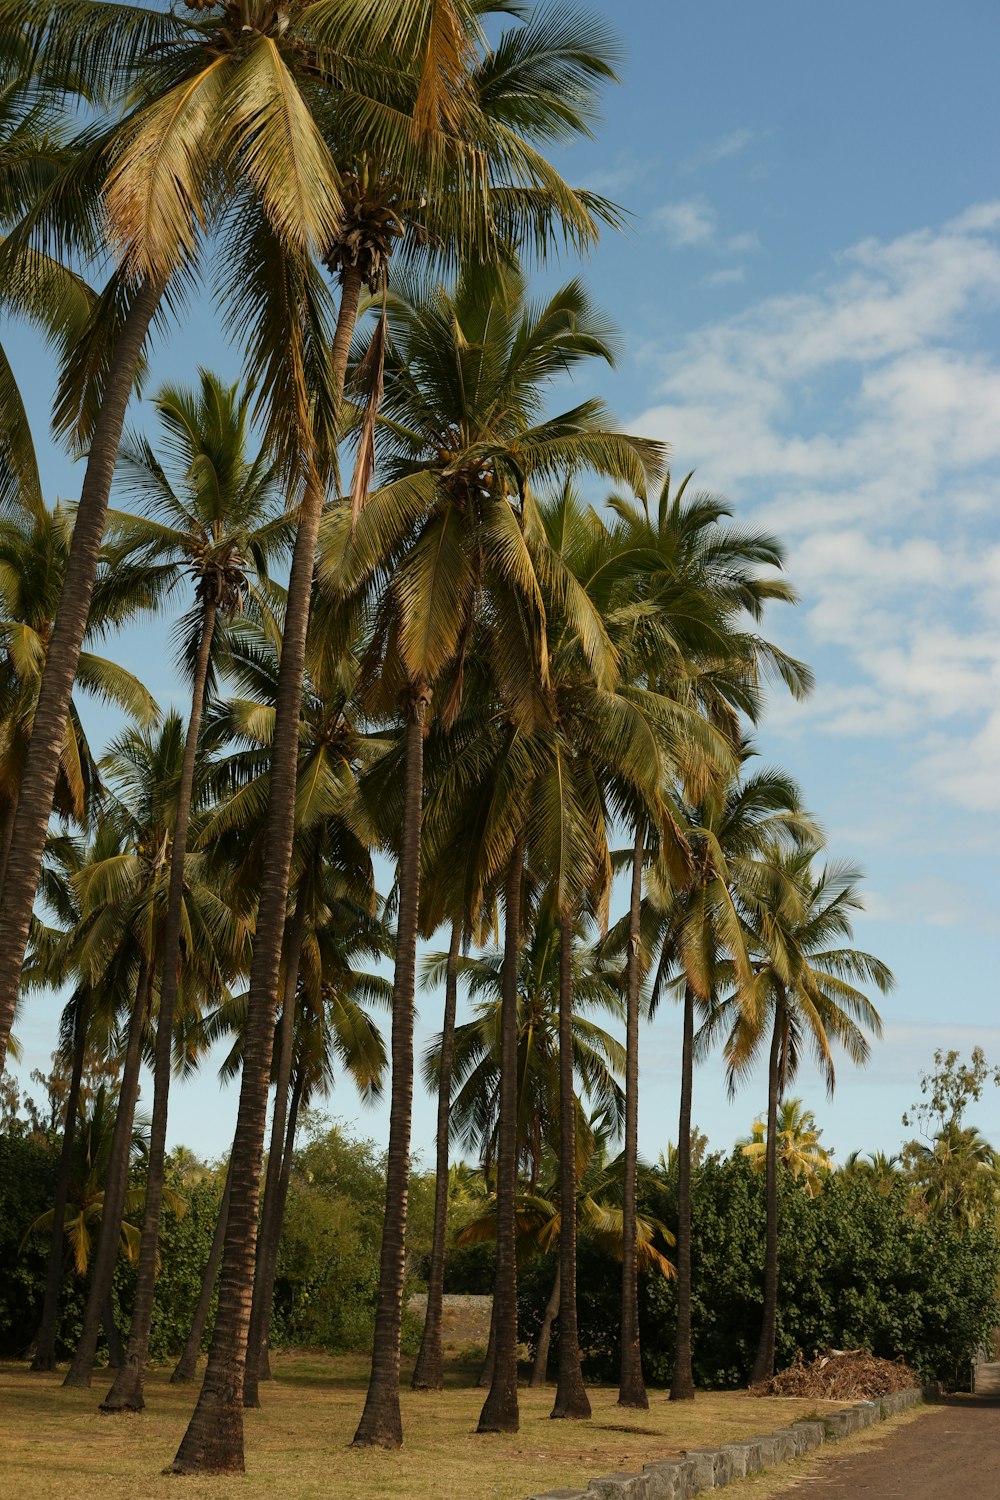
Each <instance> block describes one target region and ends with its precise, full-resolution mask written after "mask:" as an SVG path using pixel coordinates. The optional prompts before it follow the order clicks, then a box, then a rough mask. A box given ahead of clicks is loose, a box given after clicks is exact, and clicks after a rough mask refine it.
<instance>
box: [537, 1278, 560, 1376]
mask: <svg viewBox="0 0 1000 1500" xmlns="http://www.w3.org/2000/svg"><path fill="white" fill-rule="evenodd" d="M559 1270H560V1267H559V1262H558V1260H557V1261H556V1274H555V1276H554V1277H553V1279H552V1290H551V1292H550V1293H549V1300H548V1302H546V1304H545V1313H544V1316H543V1317H542V1326H541V1328H540V1329H539V1333H538V1345H537V1347H536V1349H535V1358H534V1362H533V1364H532V1366H531V1386H532V1389H533V1390H534V1389H537V1388H538V1387H539V1386H543V1385H544V1384H545V1377H546V1375H547V1373H548V1368H549V1345H550V1344H551V1343H552V1325H553V1323H554V1322H555V1320H556V1318H557V1316H558V1314H559V1297H560V1288H561V1286H562V1277H561V1276H560V1274H559Z"/></svg>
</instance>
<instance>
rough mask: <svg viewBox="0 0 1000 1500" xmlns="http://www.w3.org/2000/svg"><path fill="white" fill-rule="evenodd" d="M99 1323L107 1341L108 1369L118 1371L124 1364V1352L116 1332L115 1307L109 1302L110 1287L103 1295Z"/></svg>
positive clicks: (119, 1336)
mask: <svg viewBox="0 0 1000 1500" xmlns="http://www.w3.org/2000/svg"><path fill="white" fill-rule="evenodd" d="M101 1322H102V1323H103V1324H104V1337H105V1338H106V1339H107V1341H108V1369H109V1370H120V1369H121V1367H122V1365H123V1364H124V1362H125V1351H124V1350H123V1349H122V1339H121V1334H120V1333H119V1332H118V1324H117V1323H116V1322H115V1305H114V1303H113V1301H112V1300H111V1288H110V1287H108V1289H107V1291H106V1292H105V1294H104V1302H103V1304H102V1307H101Z"/></svg>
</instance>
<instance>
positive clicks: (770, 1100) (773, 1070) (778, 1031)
mask: <svg viewBox="0 0 1000 1500" xmlns="http://www.w3.org/2000/svg"><path fill="white" fill-rule="evenodd" d="M784 1025H785V1008H784V1004H783V1002H782V1000H781V998H780V997H779V999H778V1002H777V1005H776V1006H775V1011H774V1034H773V1035H772V1037H771V1053H770V1056H769V1058H768V1064H767V1142H766V1146H765V1154H764V1162H765V1171H766V1179H765V1181H766V1186H765V1196H766V1202H767V1230H766V1235H765V1240H764V1307H763V1311H762V1313H761V1324H760V1342H759V1343H758V1345H757V1356H756V1358H755V1359H754V1362H753V1373H752V1374H751V1376H750V1384H751V1385H756V1384H757V1383H758V1382H759V1381H761V1380H768V1379H770V1377H771V1376H772V1375H773V1374H774V1344H775V1337H776V1333H777V1323H778V1095H779V1093H780V1092H781V1077H780V1075H781V1067H780V1059H781V1043H782V1037H783V1032H784Z"/></svg>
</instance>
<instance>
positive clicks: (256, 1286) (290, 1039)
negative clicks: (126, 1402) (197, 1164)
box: [243, 875, 309, 1407]
mask: <svg viewBox="0 0 1000 1500" xmlns="http://www.w3.org/2000/svg"><path fill="white" fill-rule="evenodd" d="M308 899H309V893H308V881H307V879H306V877H305V876H304V875H303V877H302V880H301V882H300V885H299V891H298V895H297V897H296V900H295V911H294V913H293V915H292V921H291V925H290V927H289V932H288V942H287V944H286V952H285V989H284V993H283V995H282V997H281V1027H280V1029H279V1032H278V1067H277V1077H276V1079H275V1088H274V1115H273V1118H272V1120H271V1145H270V1150H269V1151H268V1157H267V1177H266V1179H265V1182H264V1212H263V1214H262V1215H261V1224H260V1231H259V1234H258V1239H257V1265H256V1269H255V1271H254V1278H253V1300H252V1302H251V1304H250V1331H249V1333H248V1335H247V1363H246V1369H245V1370H244V1372H243V1405H244V1406H253V1407H256V1406H260V1393H259V1392H258V1390H257V1385H258V1382H259V1380H260V1378H261V1373H260V1372H261V1347H262V1343H263V1328H264V1322H265V1317H266V1309H267V1308H268V1307H270V1303H271V1292H272V1290H273V1287H274V1259H275V1258H276V1256H277V1253H278V1238H279V1236H280V1234H281V1213H280V1208H281V1207H282V1206H283V1205H280V1204H279V1197H280V1194H279V1191H278V1179H279V1177H280V1175H281V1170H282V1166H283V1164H284V1156H283V1153H282V1145H283V1143H284V1139H285V1123H286V1119H287V1115H288V1085H289V1083H290V1081H291V1077H292V1057H293V1054H294V1051H295V992H296V990H297V989H298V983H299V955H300V954H301V952H302V936H303V933H304V932H305V926H306V904H307V902H308Z"/></svg>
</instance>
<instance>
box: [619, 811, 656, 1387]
mask: <svg viewBox="0 0 1000 1500" xmlns="http://www.w3.org/2000/svg"><path fill="white" fill-rule="evenodd" d="M644 855H645V841H644V839H643V830H642V824H641V823H640V824H638V825H637V827H636V830H635V843H634V845H633V848H632V889H631V892H630V897H629V916H628V962H627V991H628V993H627V999H626V1015H625V1152H624V1163H623V1165H624V1181H623V1184H622V1362H621V1375H620V1378H619V1385H618V1405H619V1406H628V1407H634V1408H637V1409H638V1410H640V1411H645V1410H646V1409H647V1408H648V1406H649V1397H648V1396H647V1395H646V1383H645V1381H644V1380H643V1378H642V1352H641V1348H640V1344H639V1261H638V1250H637V1245H636V1229H635V1225H636V1201H635V1200H636V1178H637V1174H638V1163H639V986H640V981H641V979H642V974H641V964H640V957H639V922H640V918H641V916H642V864H643V857H644Z"/></svg>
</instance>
